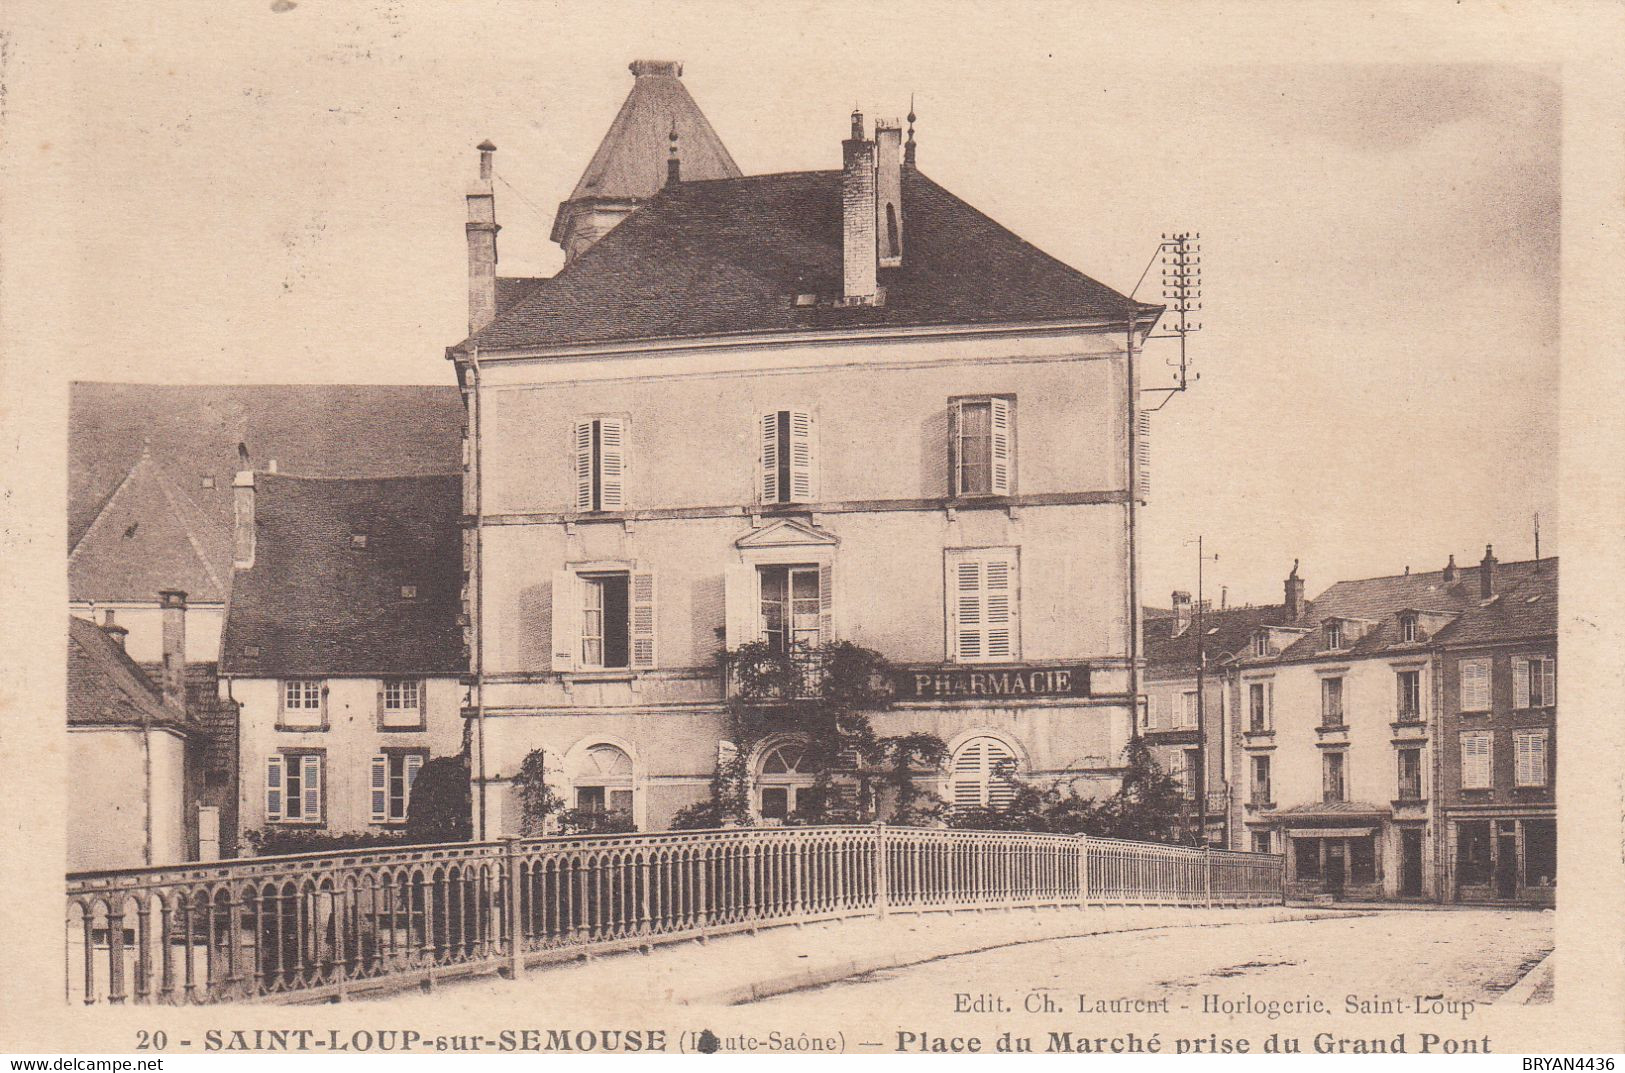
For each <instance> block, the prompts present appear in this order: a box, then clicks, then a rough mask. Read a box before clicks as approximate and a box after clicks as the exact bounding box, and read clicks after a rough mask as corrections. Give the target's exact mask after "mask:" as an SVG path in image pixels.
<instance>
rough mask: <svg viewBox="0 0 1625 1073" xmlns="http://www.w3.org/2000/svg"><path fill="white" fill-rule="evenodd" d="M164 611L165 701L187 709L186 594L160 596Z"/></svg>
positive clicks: (171, 592) (166, 591)
mask: <svg viewBox="0 0 1625 1073" xmlns="http://www.w3.org/2000/svg"><path fill="white" fill-rule="evenodd" d="M158 606H159V607H160V608H162V609H163V616H164V623H163V634H164V665H163V672H162V674H161V675H160V678H161V683H162V688H163V694H164V702H165V703H166V704H170V705H173V706H174V707H177V708H181V709H183V710H184V709H185V708H186V593H184V592H182V591H181V590H179V589H163V590H160V591H159V593H158Z"/></svg>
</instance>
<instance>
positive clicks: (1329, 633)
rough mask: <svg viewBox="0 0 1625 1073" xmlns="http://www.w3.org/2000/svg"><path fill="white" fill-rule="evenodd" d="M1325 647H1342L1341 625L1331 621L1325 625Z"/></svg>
mask: <svg viewBox="0 0 1625 1073" xmlns="http://www.w3.org/2000/svg"><path fill="white" fill-rule="evenodd" d="M1326 647H1327V648H1329V649H1334V650H1335V649H1339V648H1342V647H1343V624H1342V623H1341V622H1337V621H1332V622H1328V623H1326Z"/></svg>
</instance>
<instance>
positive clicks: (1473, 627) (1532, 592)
mask: <svg viewBox="0 0 1625 1073" xmlns="http://www.w3.org/2000/svg"><path fill="white" fill-rule="evenodd" d="M1555 636H1557V559H1555V558H1552V559H1542V560H1540V569H1539V570H1536V571H1533V572H1531V573H1530V574H1529V576H1528V577H1527V579H1526V580H1524V581H1523V583H1522V584H1519V585H1515V586H1513V587H1511V588H1505V589H1503V590H1502V592H1501V595H1500V596H1499V597H1497V598H1496V599H1495V600H1494V601H1493V602H1491V603H1488V604H1485V605H1484V606H1482V607H1475V608H1473V609H1472V610H1471V611H1468V612H1466V613H1465V614H1463V615H1462V616H1461V617H1460V618H1458V619H1456V620H1455V621H1454V622H1452V623H1450V625H1448V626H1446V627H1445V628H1444V629H1442V630H1440V631H1439V632H1438V634H1437V636H1436V637H1435V638H1434V640H1435V641H1436V642H1437V643H1439V644H1447V645H1474V644H1493V643H1495V642H1497V641H1516V640H1523V639H1525V638H1531V637H1555Z"/></svg>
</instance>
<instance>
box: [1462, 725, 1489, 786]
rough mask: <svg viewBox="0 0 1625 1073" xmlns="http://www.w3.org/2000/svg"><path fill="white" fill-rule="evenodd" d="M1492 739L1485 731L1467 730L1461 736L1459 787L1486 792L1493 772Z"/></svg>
mask: <svg viewBox="0 0 1625 1073" xmlns="http://www.w3.org/2000/svg"><path fill="white" fill-rule="evenodd" d="M1494 760H1495V756H1494V739H1493V738H1492V737H1491V736H1490V732H1489V731H1487V730H1469V731H1466V732H1464V733H1463V734H1462V735H1461V787H1462V789H1464V790H1487V789H1489V788H1490V786H1491V784H1492V783H1491V778H1492V772H1493V770H1494Z"/></svg>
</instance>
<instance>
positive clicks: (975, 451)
mask: <svg viewBox="0 0 1625 1073" xmlns="http://www.w3.org/2000/svg"><path fill="white" fill-rule="evenodd" d="M948 417H949V435H948V474H949V483H950V485H951V487H950V489H949V491H950V494H952V495H955V496H977V495H995V496H1007V495H1010V494H1012V491H1013V489H1014V486H1015V465H1016V457H1015V401H1014V400H1013V399H1011V398H1009V397H1007V396H1002V395H992V396H986V397H980V398H963V399H951V400H949V404H948Z"/></svg>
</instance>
